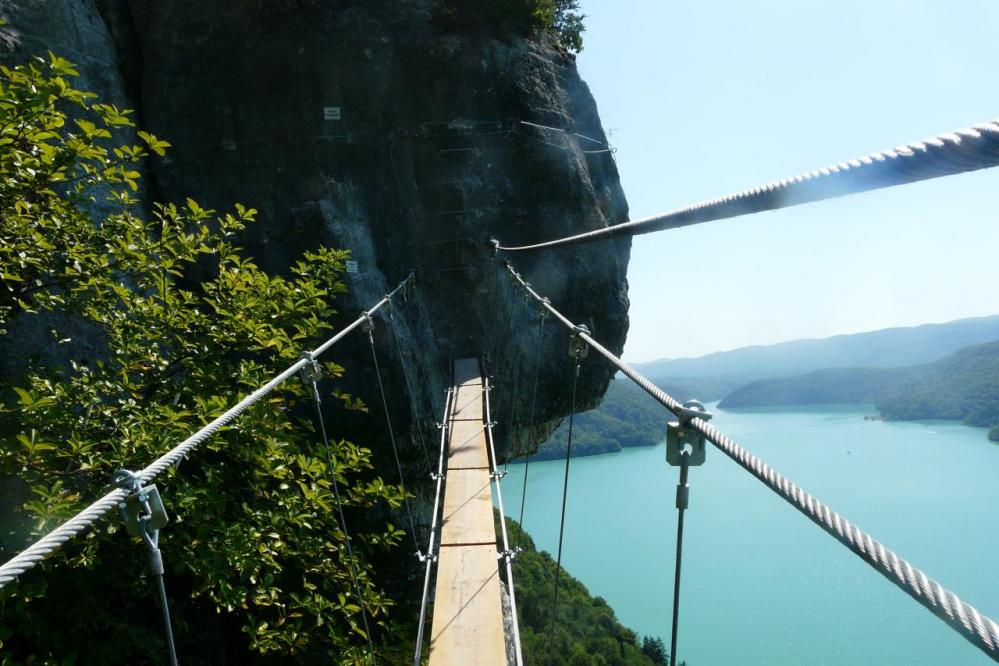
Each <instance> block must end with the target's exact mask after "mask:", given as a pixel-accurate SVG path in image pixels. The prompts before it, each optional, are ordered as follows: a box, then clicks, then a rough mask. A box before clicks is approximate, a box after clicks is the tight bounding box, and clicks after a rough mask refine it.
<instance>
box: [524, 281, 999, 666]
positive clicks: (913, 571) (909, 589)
mask: <svg viewBox="0 0 999 666" xmlns="http://www.w3.org/2000/svg"><path fill="white" fill-rule="evenodd" d="M506 267H507V270H508V271H509V272H510V274H511V275H512V276H513V278H514V279H515V280H516V281H517V282H518V283H519V284H520V285H521V286H522V287H523V288H524V289H525V290H526V291H527V292H528V293H529V294H531V296H533V297H534V298H535V299H536V300H538V301H539V302H540V303H541V304H542V305H543V306H544V307H545V308H546V309H548V311H549V312H551V313H552V314H553V315H554V316H555V317H556V318H557V319H558V320H559V321H561V322H562V323H563V324H564V325H565V326H567V327H568V328H570V329H573V330H576V326H575V324H573V322H572V321H570V320H569V319H568V318H566V317H565V316H564V315H563V314H562V313H560V312H559V311H558V310H556V309H555V308H554V307H552V306H551V304H550V303H549V302H547V299H543V298H542V297H541V296H540V295H538V293H537V292H536V291H534V289H532V288H531V286H530V285H529V284H528V283H527V282H526V281H525V280H524V279H523V277H521V276H520V274H518V273H517V271H515V270H514V269H513V267H512V266H511V265H509V264H507V265H506ZM579 337H580V338H581V339H582V340H583V341H585V342H586V343H587V344H588V345H589V346H590V347H591V348H592V349H594V350H595V351H597V352H598V353H599V354H600V355H601V356H603V357H604V358H606V359H607V360H608V361H610V362H611V364H612V365H614V367H616V368H617V369H618V370H620V371H621V372H622V373H624V374H625V375H626V376H627V377H628V378H629V379H631V380H632V381H634V382H635V383H636V384H638V385H639V386H640V387H641V388H642V389H643V390H644V391H645V392H646V393H648V394H649V395H650V396H652V397H653V398H654V399H655V400H656V401H657V402H659V403H660V404H661V405H663V406H664V407H665V408H666V409H668V410H669V411H671V412H673V414H675V415H677V416H679V415H680V414H682V413H683V412H682V407H683V405H681V404H680V402H679V401H677V400H676V399H675V398H673V397H672V396H670V395H669V394H667V393H666V392H665V391H663V390H662V389H661V388H659V387H658V386H656V385H655V384H653V383H652V382H651V381H649V380H648V379H647V378H646V377H644V376H643V375H641V374H640V373H639V372H638V371H636V370H635V369H633V368H632V367H631V366H629V365H628V364H626V363H625V362H624V361H622V360H621V359H620V358H618V357H617V356H616V355H614V354H613V353H611V352H610V351H609V350H608V349H607V348H606V347H604V346H603V345H601V344H600V343H599V342H597V341H596V340H594V339H593V338H592V337H591V336H590V335H588V334H586V333H580V334H579ZM688 427H690V428H692V429H694V430H695V431H697V432H698V433H700V434H701V435H703V436H704V437H705V439H707V440H708V441H710V442H711V443H712V444H714V445H715V446H716V447H718V448H719V449H720V450H721V451H722V452H724V453H725V454H726V455H727V456H728V457H730V458H731V459H732V460H734V461H735V462H736V463H738V464H739V465H740V466H741V467H742V468H743V469H745V470H746V471H747V472H749V473H750V474H752V475H753V476H754V477H756V479H757V480H759V481H761V482H762V483H763V484H764V485H766V486H767V487H768V488H770V489H771V490H772V491H774V492H775V493H777V495H779V496H780V497H782V498H783V499H784V500H786V501H787V502H788V503H789V504H791V505H792V506H794V507H795V508H796V509H798V510H799V511H800V512H801V513H803V514H804V515H805V516H806V517H808V519H809V520H811V521H812V522H814V523H815V524H816V525H818V526H819V527H821V528H822V529H824V530H825V531H826V532H827V533H828V534H830V535H832V536H833V537H834V538H835V539H836V540H837V541H839V542H840V543H842V544H843V545H844V546H846V547H847V548H849V549H850V550H851V551H853V552H854V553H855V554H856V555H858V556H859V557H860V558H861V559H863V560H864V561H865V562H867V563H868V564H869V565H871V566H872V567H873V568H874V569H875V570H876V571H877V572H878V573H880V574H881V575H883V576H884V577H885V578H887V579H888V580H890V581H891V582H892V583H894V584H895V585H897V586H898V587H900V588H901V589H902V590H904V591H905V592H906V593H907V594H908V595H909V596H911V597H912V598H913V599H915V600H916V601H918V602H919V603H921V604H922V605H923V606H925V607H926V608H927V609H928V610H929V611H930V612H932V613H933V614H934V615H936V616H937V617H939V618H940V619H941V620H943V621H944V622H945V623H947V625H948V626H949V627H951V628H952V629H954V630H955V631H957V632H958V633H959V634H961V635H962V636H963V637H964V638H965V639H967V640H968V641H969V642H971V643H972V644H973V645H975V646H977V647H978V648H979V649H981V650H982V652H984V653H985V654H987V655H988V656H989V657H991V658H992V660H993V661H996V662H999V624H996V622H995V620H993V619H991V618H989V617H987V616H985V615H983V614H981V613H980V612H979V611H978V609H976V608H975V607H974V606H972V605H971V604H969V603H967V602H965V601H963V600H961V599H960V597H958V596H957V595H956V594H954V593H953V592H951V591H950V590H947V589H946V588H944V587H943V586H942V585H941V584H940V583H938V582H937V581H935V580H933V579H931V578H929V577H928V576H927V575H926V574H925V573H923V572H922V571H920V570H919V569H917V568H916V567H914V566H912V565H911V564H910V563H909V562H907V561H906V560H904V559H903V558H901V557H899V556H898V555H897V554H895V553H894V552H893V551H891V550H890V549H888V548H886V547H885V546H884V545H882V544H881V543H880V542H879V541H877V540H876V539H874V538H873V537H872V536H871V535H869V534H867V533H866V532H864V531H863V530H861V529H860V528H859V527H857V526H855V525H853V524H852V523H850V522H849V521H848V520H846V519H845V518H843V517H842V516H840V515H839V514H838V513H836V512H835V511H833V510H832V509H830V508H829V507H828V506H826V505H825V504H823V503H822V502H820V501H819V500H817V499H815V498H814V497H812V495H810V494H808V493H807V492H806V491H805V490H803V489H802V488H800V487H799V486H798V485H796V484H795V483H794V482H793V481H791V480H790V479H788V478H786V477H784V476H782V475H781V474H779V473H778V472H777V471H776V470H774V469H773V468H772V467H770V466H769V465H767V464H766V463H764V462H763V461H762V460H760V459H759V458H757V457H756V456H754V455H753V454H751V453H749V452H748V451H747V450H746V449H744V448H743V447H742V446H740V445H739V444H737V443H736V442H735V441H734V440H732V439H731V438H729V437H727V436H725V435H723V434H722V433H721V432H719V431H718V430H717V429H716V428H715V427H714V426H712V425H710V424H708V423H707V422H705V421H703V420H701V419H698V418H694V419H691V420H690V421H688Z"/></svg>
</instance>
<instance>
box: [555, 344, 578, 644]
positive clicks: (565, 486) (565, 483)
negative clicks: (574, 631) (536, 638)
mask: <svg viewBox="0 0 999 666" xmlns="http://www.w3.org/2000/svg"><path fill="white" fill-rule="evenodd" d="M574 351H575V353H574V358H575V360H576V367H575V370H574V372H573V374H572V401H571V403H570V404H571V405H572V407H571V409H570V411H569V435H568V437H567V439H566V447H565V477H564V478H563V479H562V518H561V520H560V521H559V527H558V556H557V558H556V560H555V590H554V592H553V594H552V629H551V636H552V638H553V639H554V637H555V626H556V624H557V623H558V587H559V582H560V581H561V578H562V577H561V573H562V537H563V536H564V534H565V505H566V500H567V499H568V497H569V460H570V458H571V456H572V426H573V421H574V420H575V416H576V389H577V388H578V386H579V367H580V363H581V361H582V358H583V353H582V348H581V347H576V348H575V350H574Z"/></svg>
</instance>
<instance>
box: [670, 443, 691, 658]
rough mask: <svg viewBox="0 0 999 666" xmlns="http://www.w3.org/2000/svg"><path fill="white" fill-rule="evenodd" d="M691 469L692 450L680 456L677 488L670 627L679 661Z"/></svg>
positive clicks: (672, 651) (674, 654)
mask: <svg viewBox="0 0 999 666" xmlns="http://www.w3.org/2000/svg"><path fill="white" fill-rule="evenodd" d="M689 470H690V452H689V451H684V452H683V453H682V454H681V456H680V484H679V485H678V486H677V488H676V565H675V566H676V568H675V569H674V571H673V625H672V627H670V634H669V636H670V639H669V658H670V663H671V664H676V663H679V662H678V661H677V651H676V644H677V635H678V633H679V628H680V573H681V571H682V570H683V515H684V512H685V511H686V509H687V497H688V495H687V488H688V486H687V473H688V472H689Z"/></svg>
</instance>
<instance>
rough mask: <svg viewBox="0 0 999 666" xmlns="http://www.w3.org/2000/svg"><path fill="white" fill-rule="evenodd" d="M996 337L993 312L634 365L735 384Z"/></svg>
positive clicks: (888, 363)
mask: <svg viewBox="0 0 999 666" xmlns="http://www.w3.org/2000/svg"><path fill="white" fill-rule="evenodd" d="M997 339H999V315H993V316H989V317H974V318H969V319H958V320H955V321H951V322H945V323H941V324H924V325H922V326H909V327H896V328H886V329H881V330H878V331H869V332H866V333H853V334H848V335H836V336H833V337H829V338H821V339H804V340H791V341H789V342H780V343H776V344H772V345H757V346H752V347H741V348H739V349H733V350H731V351H723V352H715V353H713V354H707V355H705V356H699V357H696V358H678V359H663V360H658V361H650V362H647V363H639V364H636V366H635V367H636V368H637V369H638V371H639V372H641V373H642V374H644V375H646V376H647V377H649V378H650V379H652V380H653V381H660V380H663V381H670V380H671V381H678V380H682V379H686V378H691V379H698V380H707V379H723V380H726V381H727V382H729V383H730V384H731V388H735V386H736V385H739V384H744V383H747V382H750V381H754V380H759V379H766V378H772V377H782V376H788V375H800V374H804V373H807V372H812V371H815V370H821V369H828V368H861V367H862V368H892V367H905V366H912V365H917V364H921V363H929V362H931V361H936V360H938V359H941V358H943V357H945V356H947V355H948V354H952V353H954V352H956V351H957V350H959V349H961V348H963V347H968V346H971V345H974V344H979V343H983V342H990V341H992V340H997ZM679 383H683V382H679ZM707 399H710V398H707Z"/></svg>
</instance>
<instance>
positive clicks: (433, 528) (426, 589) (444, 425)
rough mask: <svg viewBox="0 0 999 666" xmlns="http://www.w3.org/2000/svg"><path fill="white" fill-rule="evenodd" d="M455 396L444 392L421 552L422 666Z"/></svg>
mask: <svg viewBox="0 0 999 666" xmlns="http://www.w3.org/2000/svg"><path fill="white" fill-rule="evenodd" d="M455 397H457V396H456V394H455V392H454V391H453V390H452V389H451V388H448V390H447V392H446V393H445V394H444V421H443V422H441V423H440V429H441V444H440V457H439V458H438V461H437V474H435V475H434V481H436V482H437V489H436V491H435V492H434V509H433V513H432V514H431V518H430V535H429V536H428V537H427V540H428V541H427V552H426V553H425V554H422V553H421V554H420V557H421V559H422V560H423V562H424V564H425V565H426V568H425V571H424V574H423V596H422V597H421V598H420V623H419V624H418V625H417V629H416V650H415V651H414V656H413V666H421V664H420V655H421V654H422V652H423V631H424V627H425V626H426V624H427V602H428V601H429V600H430V570H431V568H432V567H433V563H434V561H435V560H436V559H437V555H436V554H435V553H434V540H435V538H436V537H437V525H438V523H437V518H438V516H439V515H440V506H441V488H442V487H443V485H444V449H445V447H446V446H447V440H448V436H449V434H450V432H451V423H450V421H451V413H452V410H453V408H454V398H455Z"/></svg>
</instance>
